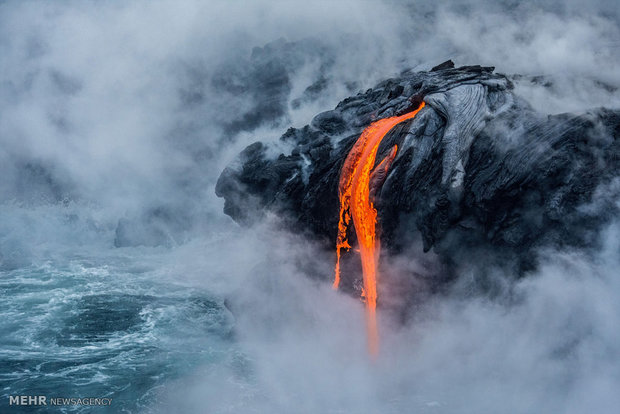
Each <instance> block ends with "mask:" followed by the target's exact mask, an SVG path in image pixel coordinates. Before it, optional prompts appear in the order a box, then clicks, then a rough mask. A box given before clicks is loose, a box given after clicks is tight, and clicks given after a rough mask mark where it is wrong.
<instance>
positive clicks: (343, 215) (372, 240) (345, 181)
mask: <svg viewBox="0 0 620 414" xmlns="http://www.w3.org/2000/svg"><path fill="white" fill-rule="evenodd" d="M423 107H424V102H422V103H421V104H420V106H419V107H418V108H417V109H416V110H415V111H413V112H409V113H406V114H404V115H401V116H394V117H391V118H384V119H380V120H378V121H376V122H373V123H372V124H370V125H369V126H368V127H367V128H366V129H365V130H364V132H362V135H360V137H359V138H358V140H357V141H356V142H355V144H354V145H353V148H351V151H350V152H349V154H348V155H347V158H346V160H345V162H344V165H343V166H342V171H341V173H340V182H339V186H338V197H339V198H340V217H339V222H338V239H337V241H336V257H337V259H336V268H335V273H336V274H335V279H334V285H333V287H334V289H338V285H339V284H340V250H341V249H347V250H348V249H350V248H351V246H350V245H349V241H348V240H347V227H348V225H349V223H350V222H351V218H353V226H354V227H355V233H356V234H357V241H358V244H359V249H360V256H361V260H362V273H363V277H364V287H363V290H362V297H363V298H364V299H365V302H366V330H367V334H368V349H369V352H370V354H371V355H373V356H375V355H377V354H378V352H379V336H378V330H377V315H376V308H377V263H378V261H379V252H380V249H381V246H380V243H379V240H378V239H377V237H376V224H377V210H376V209H375V207H374V197H373V196H372V195H371V194H370V189H371V183H374V184H375V185H373V186H372V187H373V188H377V183H376V181H377V180H383V179H385V177H386V176H387V171H388V170H389V168H390V165H391V164H392V161H393V160H394V157H395V156H396V150H397V147H396V145H395V146H394V147H393V148H392V150H391V151H390V154H389V155H388V156H387V157H386V158H385V159H383V160H382V161H381V162H380V163H379V165H377V167H376V168H374V169H373V166H374V164H375V158H376V156H377V150H378V149H379V144H381V141H382V140H383V137H384V136H385V135H386V134H387V133H388V132H390V130H391V129H392V128H393V127H394V126H396V125H397V124H399V123H401V122H403V121H405V120H407V119H411V118H413V117H414V116H416V114H417V113H418V112H420V110H421V109H422V108H423Z"/></svg>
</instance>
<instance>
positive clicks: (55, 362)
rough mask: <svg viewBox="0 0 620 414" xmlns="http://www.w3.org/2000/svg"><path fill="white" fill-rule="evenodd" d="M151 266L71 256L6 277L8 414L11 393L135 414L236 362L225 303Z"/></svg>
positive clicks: (0, 371)
mask: <svg viewBox="0 0 620 414" xmlns="http://www.w3.org/2000/svg"><path fill="white" fill-rule="evenodd" d="M151 259H152V258H148V259H147V258H146V257H142V258H141V260H140V262H142V263H135V260H132V259H131V258H129V257H127V256H110V257H98V258H94V259H93V258H85V257H75V258H71V259H67V260H62V261H46V262H45V263H40V264H33V265H29V266H24V267H20V268H16V269H12V270H3V271H2V272H1V274H0V292H1V299H0V308H1V309H2V319H1V320H0V381H1V382H0V383H1V384H2V386H1V390H2V397H1V403H2V405H3V406H4V408H3V409H2V411H4V410H5V409H7V407H6V405H7V403H8V396H9V395H45V396H48V398H53V397H54V396H58V397H65V398H70V397H81V398H85V397H109V398H112V399H113V402H112V408H113V409H112V411H110V409H109V408H108V407H101V408H100V410H101V411H102V412H104V411H106V410H108V411H107V412H134V411H135V410H142V409H145V408H147V407H149V405H152V404H156V402H157V396H158V389H159V388H160V387H162V386H163V385H164V384H165V383H166V382H167V381H169V380H171V379H174V378H177V377H179V376H183V375H188V374H189V373H191V372H192V371H193V370H194V369H196V367H204V366H206V365H210V364H231V363H234V361H235V358H237V357H238V356H237V355H236V351H235V347H234V341H233V332H232V326H233V317H232V315H231V313H230V312H229V311H228V310H227V308H226V306H225V305H224V302H223V299H222V298H218V297H217V296H214V295H212V294H210V293H209V292H208V291H206V290H204V289H196V288H192V287H188V286H181V285H175V284H173V283H170V281H166V282H165V283H163V282H161V281H158V280H157V279H158V278H157V275H156V273H157V269H156V268H154V267H153V265H152V261H151ZM11 410H12V411H11V412H13V410H15V407H12V408H11ZM45 411H46V410H42V412H45ZM61 411H62V410H61ZM64 411H67V412H71V411H76V412H80V411H91V408H89V407H82V408H80V407H65V408H64ZM49 412H58V408H55V407H54V408H49Z"/></svg>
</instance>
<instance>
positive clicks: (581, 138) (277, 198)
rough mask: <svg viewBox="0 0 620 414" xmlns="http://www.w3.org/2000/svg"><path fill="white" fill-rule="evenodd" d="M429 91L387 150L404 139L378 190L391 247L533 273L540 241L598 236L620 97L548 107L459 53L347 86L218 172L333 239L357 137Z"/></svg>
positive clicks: (580, 242) (613, 185) (456, 263)
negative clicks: (554, 111) (557, 109)
mask: <svg viewBox="0 0 620 414" xmlns="http://www.w3.org/2000/svg"><path fill="white" fill-rule="evenodd" d="M422 100H423V101H424V102H426V105H425V107H424V108H423V109H422V110H421V111H420V113H419V114H418V115H417V116H416V117H415V118H413V119H411V120H408V121H406V122H403V123H401V124H399V125H397V126H396V127H395V128H394V129H393V130H392V131H391V132H390V133H388V134H387V135H386V136H385V138H384V139H383V141H382V143H381V145H380V147H379V150H378V153H377V158H376V163H379V162H380V161H381V160H382V159H383V158H384V157H385V156H386V155H387V154H388V152H389V151H390V149H391V148H392V147H393V146H394V145H395V144H396V145H397V146H398V152H397V154H396V158H395V159H394V162H393V164H392V166H391V168H390V170H389V172H388V175H387V177H386V178H385V181H384V182H383V185H382V186H381V188H379V189H377V191H376V193H375V197H376V198H375V200H376V208H377V210H378V214H379V222H380V228H381V230H380V231H381V240H382V246H383V247H384V251H385V252H386V254H394V253H398V252H404V251H406V252H408V254H417V255H420V256H422V255H425V254H428V253H427V252H428V251H429V250H430V249H433V252H434V253H435V257H438V258H439V259H440V261H441V262H442V263H443V264H444V265H445V266H443V267H442V270H441V275H434V277H437V280H445V279H446V278H447V279H451V278H452V277H453V276H454V275H455V274H456V273H457V271H456V269H459V268H461V269H462V268H463V266H470V267H472V266H473V267H475V268H481V267H484V268H485V269H489V268H492V267H494V266H500V267H502V268H504V269H508V268H510V269H511V271H512V272H513V273H514V274H515V275H516V276H521V275H523V274H525V273H527V272H528V271H530V270H532V269H534V268H535V267H536V264H537V258H538V256H537V254H539V252H541V251H542V250H541V248H544V247H553V248H559V249H562V248H579V249H583V250H584V251H587V250H588V249H593V248H596V246H597V242H598V235H599V232H600V230H601V228H602V227H603V226H604V225H605V223H607V222H609V221H610V220H611V218H613V217H614V216H616V217H617V213H618V211H617V210H618V204H617V200H618V194H619V193H620V180H619V179H618V177H619V172H618V171H619V170H618V166H619V164H620V146H619V139H618V137H619V136H620V111H618V110H608V109H595V110H591V111H589V112H587V113H583V114H560V115H547V114H541V113H539V112H537V111H535V110H534V109H533V108H532V107H531V106H530V105H529V104H528V103H527V102H526V101H525V100H523V99H522V98H520V97H519V96H518V95H517V94H515V92H514V88H513V85H512V82H511V81H510V79H509V78H508V77H507V76H505V75H501V74H496V73H494V68H492V67H481V66H465V67H459V68H455V67H454V65H453V63H452V62H451V61H448V62H445V63H443V64H441V65H439V66H437V67H435V68H433V69H432V70H430V71H421V72H414V71H405V72H403V73H401V75H400V76H398V77H396V78H392V79H387V80H385V81H383V82H381V83H379V84H378V85H377V86H376V87H374V88H372V89H369V90H367V91H366V92H364V93H358V94H357V95H356V96H352V97H350V98H347V99H345V100H343V101H342V102H340V103H339V104H338V105H337V106H336V108H335V109H333V110H330V111H327V112H323V113H320V114H318V115H317V116H315V117H314V119H313V120H312V122H311V123H310V125H306V126H305V127H303V128H300V129H295V128H291V129H289V130H288V131H286V132H285V133H284V135H282V137H281V138H280V142H279V143H277V144H273V143H272V144H270V145H266V144H264V143H262V142H260V141H259V142H256V143H254V144H252V145H250V146H248V147H247V148H246V149H244V150H243V151H242V152H241V153H240V154H239V156H238V158H237V159H236V160H235V161H234V162H233V163H231V164H230V165H229V166H228V167H227V168H226V169H225V170H224V171H223V172H222V174H221V176H220V178H219V181H218V183H217V186H216V193H217V195H218V196H220V197H223V198H224V199H225V207H224V211H225V213H226V214H228V215H230V216H231V217H232V218H233V219H234V220H235V221H237V222H238V223H240V224H243V225H249V224H251V223H252V222H254V221H255V220H257V219H259V218H260V216H261V215H262V214H263V213H264V212H265V211H272V212H275V213H276V214H278V215H279V216H281V217H282V218H283V219H285V220H286V222H287V224H288V225H290V226H293V228H295V229H298V230H303V231H307V232H308V233H309V234H311V235H313V236H314V237H316V238H318V239H319V240H324V241H325V246H326V248H327V249H329V248H332V249H333V246H334V243H335V240H336V235H337V225H338V214H339V200H338V182H339V176H340V170H341V167H342V165H343V163H344V160H345V158H346V156H347V154H348V152H349V150H350V149H351V148H352V146H353V144H354V143H355V141H356V140H357V139H358V137H359V135H360V134H361V132H362V131H363V129H364V128H365V127H367V126H368V125H369V124H370V123H371V122H373V121H374V120H377V119H381V118H385V117H390V116H394V115H400V114H403V113H406V112H408V111H411V110H414V109H415V108H417V107H418V106H419V104H420V102H421V101H422ZM275 148H289V149H290V152H288V151H286V153H280V154H279V155H278V152H280V151H281V150H280V151H276V150H275ZM352 240H353V242H354V240H355V239H354V235H353V236H352ZM417 246H419V247H417ZM412 249H413V250H412ZM481 265H483V266H481ZM440 276H441V277H440Z"/></svg>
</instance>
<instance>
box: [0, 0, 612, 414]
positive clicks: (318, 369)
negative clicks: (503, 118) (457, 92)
mask: <svg viewBox="0 0 620 414" xmlns="http://www.w3.org/2000/svg"><path fill="white" fill-rule="evenodd" d="M619 22H620V16H619V14H618V9H617V4H616V2H615V1H598V2H588V3H587V4H585V3H584V2H576V1H575V2H572V1H568V2H567V1H547V2H544V1H537V2H529V3H527V4H519V2H513V1H503V2H491V1H488V2H487V1H479V2H466V1H455V2H450V3H442V4H440V5H437V4H432V3H429V2H422V1H419V2H403V1H383V2H380V1H374V2H370V1H339V2H313V3H310V2H298V1H272V2H267V1H260V2H253V3H251V4H248V3H246V2H244V3H235V2H227V1H210V2H198V1H185V2H173V1H161V2H145V1H132V2H96V1H88V2H73V1H67V2H53V3H51V2H46V3H43V2H30V1H24V2H0V56H1V57H2V58H0V309H2V316H3V318H2V320H1V321H0V390H1V391H2V392H1V394H2V395H1V397H0V398H1V401H0V407H2V408H1V409H0V411H3V412H4V411H7V412H13V411H14V412H18V411H17V410H16V408H15V407H12V408H11V407H8V396H9V395H49V396H58V397H103V396H106V397H110V398H112V399H113V401H112V407H111V408H109V407H101V408H100V409H99V410H100V411H101V412H121V411H125V412H156V413H158V412H161V413H164V412H165V413H169V412H178V413H184V412H209V413H239V412H243V413H245V412H247V413H297V412H299V413H317V412H326V413H349V412H355V413H392V412H393V413H402V412H429V413H454V412H459V413H469V412H471V413H474V412H475V413H497V412H510V413H537V412H558V413H586V412H601V413H606V412H614V410H616V409H617V407H618V406H620V398H619V397H618V395H617V392H616V390H617V389H618V388H620V364H618V360H620V345H619V344H620V331H619V330H618V329H617V327H618V326H620V279H618V277H617V269H618V268H619V266H620V245H619V244H618V240H619V237H618V236H619V231H620V227H619V226H620V223H619V222H618V221H617V220H616V221H614V222H613V223H612V224H611V225H610V226H609V228H607V229H606V231H605V232H603V233H602V234H601V235H600V245H601V248H600V251H598V252H597V253H595V254H591V253H586V252H581V251H554V250H549V251H544V252H541V256H542V257H544V260H543V261H542V265H541V267H540V268H539V269H538V270H537V271H536V272H534V273H533V274H531V275H528V277H526V278H524V279H522V280H519V281H514V279H513V277H512V276H513V275H511V274H504V273H502V272H503V271H499V270H498V272H497V278H496V280H497V284H498V286H501V288H500V289H499V290H498V291H497V294H496V295H494V296H493V297H489V296H488V295H485V294H483V293H481V292H479V290H478V288H477V286H476V275H474V274H470V273H468V271H467V270H463V274H462V277H461V278H460V280H459V283H457V284H456V285H455V286H454V287H453V289H452V290H451V291H450V292H447V293H444V294H441V295H436V296H430V295H427V296H426V297H423V298H421V300H420V302H419V303H418V304H416V306H415V311H414V312H411V316H410V317H409V318H408V319H407V320H406V322H405V323H403V322H402V320H399V319H398V318H396V317H394V315H392V314H390V313H389V312H384V313H381V310H380V309H379V326H380V328H379V329H380V336H381V351H380V356H379V358H378V359H377V361H376V362H374V363H373V362H372V361H371V360H370V359H369V358H368V355H367V350H366V338H365V332H364V312H363V303H362V302H361V301H360V300H359V299H358V298H355V297H351V296H349V295H346V294H343V293H340V292H335V291H333V290H332V289H331V278H332V276H333V274H332V272H333V265H334V260H335V253H334V252H330V251H324V250H322V248H321V247H320V246H318V245H317V244H316V242H313V241H310V240H307V239H306V238H304V236H303V235H299V234H289V233H288V232H287V231H286V229H285V228H283V226H282V223H281V222H279V220H278V218H276V217H271V216H268V217H266V218H265V220H264V221H263V222H261V223H259V224H258V225H256V226H254V227H252V228H241V227H239V226H238V225H237V224H235V223H234V222H233V221H232V220H231V219H230V218H229V217H227V216H226V215H224V214H223V212H222V210H223V206H224V203H223V200H221V199H218V198H217V197H216V196H215V193H214V186H215V181H216V180H217V177H218V176H219V174H220V172H221V171H222V169H223V168H224V167H225V166H226V165H227V164H228V163H229V162H231V160H232V159H233V158H234V157H235V156H236V154H238V153H239V151H241V150H242V149H243V148H244V147H245V146H247V145H248V144H250V143H252V142H254V141H257V140H262V141H270V140H272V141H275V140H277V139H278V138H279V136H280V135H281V134H282V133H283V132H285V131H286V129H287V128H289V127H291V126H293V127H301V126H303V125H305V124H307V123H309V121H310V120H311V119H312V117H313V116H314V115H315V114H317V113H319V112H321V111H324V110H328V109H332V108H333V107H334V106H335V105H336V104H337V103H338V102H339V101H340V100H342V99H344V98H346V97H347V96H350V95H354V94H356V93H357V92H358V91H360V90H365V89H367V88H369V87H371V86H373V85H374V84H375V83H376V82H378V81H381V80H383V79H386V78H389V77H390V76H393V75H395V74H397V73H399V72H400V71H401V70H403V69H406V68H411V67H413V68H417V69H420V70H427V69H429V68H431V67H432V66H434V65H436V64H439V63H441V62H442V61H444V60H446V59H453V60H454V61H455V62H456V63H457V65H466V64H481V65H489V66H495V67H496V68H497V69H496V70H497V71H498V72H501V73H506V74H509V75H512V74H518V75H520V76H519V77H515V78H514V82H515V87H516V92H517V93H518V94H520V95H521V96H523V97H524V98H525V99H527V100H528V101H529V102H530V103H531V104H532V106H533V107H534V108H536V109H538V110H540V111H542V112H544V113H561V112H565V111H572V112H578V113H581V112H584V111H586V110H588V109H590V108H594V107H601V106H605V107H608V108H616V109H617V108H619V107H620V98H619V96H620V95H619V94H618V88H619V87H620V28H619V27H620V26H619V24H618V23H619ZM282 151H287V148H285V147H283V148H282ZM274 155H277V154H274ZM612 187H613V188H608V189H601V197H609V196H610V194H612V195H613V194H616V195H617V194H618V191H619V190H618V189H619V188H620V187H618V183H615V184H614V185H613V186H612ZM594 203H596V200H595V201H594ZM584 208H587V206H584ZM334 237H335V231H334ZM427 266H433V257H432V253H428V254H426V255H424V254H423V253H422V249H421V247H420V246H412V248H411V249H410V250H409V251H407V253H406V254H403V255H402V256H401V257H393V258H390V263H386V264H385V268H386V269H387V275H386V277H385V280H386V281H398V280H401V279H402V277H403V276H402V275H403V274H406V272H407V271H410V270H411V269H415V271H416V273H419V274H423V273H424V269H425V267H427ZM394 283H396V282H394ZM416 283H417V281H411V282H410V286H413V287H415V286H416ZM419 283H420V286H421V285H422V282H419ZM379 284H380V285H381V282H379ZM379 289H380V290H379V295H381V294H382V290H381V289H383V291H384V292H389V293H390V297H389V301H390V303H392V304H394V303H396V304H397V303H399V302H400V301H402V302H404V301H405V300H406V295H407V294H408V293H410V292H407V291H402V290H399V289H398V288H397V287H395V284H394V285H392V286H390V285H385V286H380V287H379ZM380 300H381V299H380ZM385 301H388V299H387V298H386V299H385ZM79 409H83V410H84V411H86V410H87V409H86V408H78V411H79ZM12 410H13V411H12ZM71 410H73V408H71V407H66V408H65V411H67V412H69V411H71ZM43 411H44V412H45V409H43ZM47 411H49V412H57V411H58V409H56V410H54V409H53V408H51V407H48V408H47Z"/></svg>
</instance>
